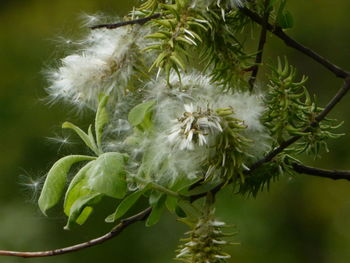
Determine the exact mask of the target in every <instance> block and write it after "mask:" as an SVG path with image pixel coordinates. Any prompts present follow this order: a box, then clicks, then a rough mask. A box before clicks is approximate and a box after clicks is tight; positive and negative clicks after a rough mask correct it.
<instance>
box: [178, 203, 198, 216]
mask: <svg viewBox="0 0 350 263" xmlns="http://www.w3.org/2000/svg"><path fill="white" fill-rule="evenodd" d="M178 206H179V208H181V210H182V211H183V212H184V213H185V214H186V215H187V216H188V217H200V216H201V212H200V211H199V210H198V209H196V208H195V206H194V205H193V204H191V203H190V202H189V201H186V200H179V201H178ZM177 210H178V209H177Z"/></svg>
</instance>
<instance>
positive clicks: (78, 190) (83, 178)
mask: <svg viewBox="0 0 350 263" xmlns="http://www.w3.org/2000/svg"><path fill="white" fill-rule="evenodd" d="M94 163H95V161H91V162H89V163H88V164H86V165H85V166H84V167H82V168H81V169H80V170H79V172H78V173H77V174H76V175H75V176H74V178H73V180H72V181H71V182H70V184H69V186H68V190H67V192H66V195H65V199H64V213H65V214H66V215H67V216H69V215H70V210H71V207H72V205H73V204H74V202H75V201H76V200H78V199H79V198H80V197H82V196H86V195H89V194H93V193H95V192H94V191H92V190H91V189H89V188H88V187H87V185H88V178H87V175H86V173H87V171H88V170H89V169H90V168H91V167H92V166H93V164H94Z"/></svg>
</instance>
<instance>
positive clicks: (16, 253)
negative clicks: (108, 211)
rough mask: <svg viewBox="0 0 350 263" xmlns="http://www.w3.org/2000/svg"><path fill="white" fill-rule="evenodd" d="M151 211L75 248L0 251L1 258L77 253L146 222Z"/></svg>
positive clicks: (139, 214) (127, 220) (132, 218)
mask: <svg viewBox="0 0 350 263" xmlns="http://www.w3.org/2000/svg"><path fill="white" fill-rule="evenodd" d="M151 211H152V208H150V207H149V208H147V209H145V210H143V211H142V212H140V213H138V214H136V215H134V216H131V217H128V218H126V219H123V220H121V222H120V223H119V224H118V225H117V226H116V227H114V228H113V229H112V230H111V231H110V232H108V233H107V234H105V235H103V236H101V237H98V238H95V239H92V240H90V241H87V242H84V243H80V244H77V245H74V246H70V247H65V248H60V249H54V250H48V251H39V252H21V251H7V250H0V256H13V257H22V258H38V257H50V256H56V255H62V254H67V253H71V252H75V251H78V250H81V249H84V248H88V247H92V246H96V245H99V244H102V243H104V242H106V241H107V240H110V239H112V238H114V237H116V236H118V235H119V234H120V233H121V232H122V231H123V230H124V229H125V228H127V227H128V226H129V225H131V224H134V223H136V222H138V221H144V220H145V219H146V218H147V217H148V216H149V215H150V213H151Z"/></svg>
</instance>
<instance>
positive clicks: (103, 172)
mask: <svg viewBox="0 0 350 263" xmlns="http://www.w3.org/2000/svg"><path fill="white" fill-rule="evenodd" d="M126 161H127V156H126V155H125V154H121V153H117V152H109V153H104V154H101V155H100V156H99V157H98V158H97V160H96V161H95V162H94V164H93V165H92V167H91V168H90V169H89V170H88V171H87V177H88V178H89V179H88V181H89V182H88V187H89V188H91V189H92V190H94V191H96V192H99V193H102V194H105V195H108V196H110V197H114V198H118V199H122V198H123V197H124V196H125V195H126V193H127V183H126V172H125V162H126Z"/></svg>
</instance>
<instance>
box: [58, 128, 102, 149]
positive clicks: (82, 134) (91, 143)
mask: <svg viewBox="0 0 350 263" xmlns="http://www.w3.org/2000/svg"><path fill="white" fill-rule="evenodd" d="M62 128H63V129H72V130H73V131H75V132H76V133H77V134H78V135H79V137H80V138H81V139H82V140H83V142H84V143H85V144H86V146H88V147H89V148H90V149H91V150H92V151H93V152H94V153H96V154H97V155H99V152H98V150H97V147H96V143H95V141H94V139H93V137H92V136H89V135H87V134H86V133H85V132H84V131H83V130H82V129H80V128H79V127H78V126H76V125H74V124H73V123H70V122H68V121H66V122H64V123H63V124H62Z"/></svg>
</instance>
